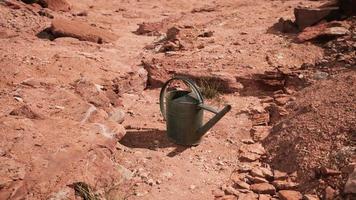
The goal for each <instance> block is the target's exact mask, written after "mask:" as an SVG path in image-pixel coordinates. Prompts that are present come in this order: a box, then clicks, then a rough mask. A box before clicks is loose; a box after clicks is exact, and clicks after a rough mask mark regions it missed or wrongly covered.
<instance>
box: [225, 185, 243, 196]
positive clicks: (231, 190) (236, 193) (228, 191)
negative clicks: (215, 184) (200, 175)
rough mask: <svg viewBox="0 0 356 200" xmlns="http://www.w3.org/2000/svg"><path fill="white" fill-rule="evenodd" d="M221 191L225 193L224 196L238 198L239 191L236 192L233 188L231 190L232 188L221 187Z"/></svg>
mask: <svg viewBox="0 0 356 200" xmlns="http://www.w3.org/2000/svg"><path fill="white" fill-rule="evenodd" d="M221 189H222V190H224V191H225V193H226V194H228V195H235V196H239V191H237V190H236V189H235V188H233V187H232V186H226V185H224V186H222V187H221Z"/></svg>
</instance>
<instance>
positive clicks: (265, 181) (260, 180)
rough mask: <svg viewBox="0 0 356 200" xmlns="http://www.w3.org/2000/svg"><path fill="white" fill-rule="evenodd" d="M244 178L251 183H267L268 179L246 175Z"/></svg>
mask: <svg viewBox="0 0 356 200" xmlns="http://www.w3.org/2000/svg"><path fill="white" fill-rule="evenodd" d="M246 178H247V179H248V180H249V181H250V182H252V183H268V181H267V180H266V179H264V178H261V177H253V176H246Z"/></svg>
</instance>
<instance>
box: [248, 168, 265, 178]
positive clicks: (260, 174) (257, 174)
mask: <svg viewBox="0 0 356 200" xmlns="http://www.w3.org/2000/svg"><path fill="white" fill-rule="evenodd" d="M250 174H251V176H254V177H261V178H265V176H264V174H263V172H262V170H261V168H260V167H255V168H253V169H252V170H251V172H250Z"/></svg>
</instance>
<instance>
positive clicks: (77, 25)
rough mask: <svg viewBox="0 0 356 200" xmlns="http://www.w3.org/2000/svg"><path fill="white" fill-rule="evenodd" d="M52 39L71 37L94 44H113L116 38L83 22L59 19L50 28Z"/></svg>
mask: <svg viewBox="0 0 356 200" xmlns="http://www.w3.org/2000/svg"><path fill="white" fill-rule="evenodd" d="M50 31H51V33H52V34H53V35H54V37H56V38H57V37H73V38H77V39H79V40H85V41H90V42H96V43H100V44H101V43H105V42H113V41H115V40H116V39H117V36H116V35H115V34H113V33H110V32H108V31H106V30H103V29H100V28H97V27H93V26H90V25H89V24H86V23H84V22H79V21H70V20H67V19H63V18H59V19H55V20H53V22H52V26H51V27H50Z"/></svg>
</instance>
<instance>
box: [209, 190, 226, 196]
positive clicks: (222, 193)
mask: <svg viewBox="0 0 356 200" xmlns="http://www.w3.org/2000/svg"><path fill="white" fill-rule="evenodd" d="M212 193H213V195H214V197H222V196H224V195H225V192H224V191H222V190H220V189H215V190H213V191H212Z"/></svg>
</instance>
